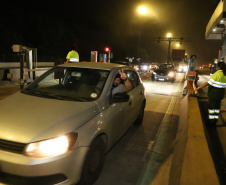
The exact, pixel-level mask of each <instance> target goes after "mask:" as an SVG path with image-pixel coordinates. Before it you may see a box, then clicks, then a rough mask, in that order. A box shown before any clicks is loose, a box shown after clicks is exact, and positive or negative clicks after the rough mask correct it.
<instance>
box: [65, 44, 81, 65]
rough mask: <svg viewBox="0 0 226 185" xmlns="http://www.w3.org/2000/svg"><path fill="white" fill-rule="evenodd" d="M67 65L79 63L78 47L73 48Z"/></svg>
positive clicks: (68, 56)
mask: <svg viewBox="0 0 226 185" xmlns="http://www.w3.org/2000/svg"><path fill="white" fill-rule="evenodd" d="M66 59H67V60H66V63H72V62H79V54H78V52H77V49H76V46H75V45H74V46H73V47H72V48H71V51H69V53H68V54H67V57H66Z"/></svg>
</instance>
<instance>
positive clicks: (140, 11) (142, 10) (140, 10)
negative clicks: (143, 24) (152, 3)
mask: <svg viewBox="0 0 226 185" xmlns="http://www.w3.org/2000/svg"><path fill="white" fill-rule="evenodd" d="M137 12H138V14H140V15H146V14H147V13H148V9H147V8H146V7H145V6H139V7H138V8H137ZM140 32H141V31H140V30H139V35H138V51H137V58H139V54H140V34H141V33H140Z"/></svg>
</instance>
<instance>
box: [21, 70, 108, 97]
mask: <svg viewBox="0 0 226 185" xmlns="http://www.w3.org/2000/svg"><path fill="white" fill-rule="evenodd" d="M108 74H109V71H107V70H100V69H90V68H72V67H54V68H52V69H51V70H49V71H47V72H46V73H44V74H43V75H42V76H40V77H39V78H38V79H36V80H35V81H34V82H33V83H31V84H30V85H29V86H27V87H26V88H25V89H23V90H22V92H23V93H26V94H30V95H34V96H41V97H46V98H55V99H60V100H72V101H94V100H96V99H97V98H98V97H99V96H100V94H101V92H102V90H103V87H104V84H105V82H106V79H107V77H108Z"/></svg>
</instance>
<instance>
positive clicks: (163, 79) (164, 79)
mask: <svg viewBox="0 0 226 185" xmlns="http://www.w3.org/2000/svg"><path fill="white" fill-rule="evenodd" d="M154 79H155V80H158V81H171V80H174V79H175V78H174V77H169V76H162V75H155V76H154Z"/></svg>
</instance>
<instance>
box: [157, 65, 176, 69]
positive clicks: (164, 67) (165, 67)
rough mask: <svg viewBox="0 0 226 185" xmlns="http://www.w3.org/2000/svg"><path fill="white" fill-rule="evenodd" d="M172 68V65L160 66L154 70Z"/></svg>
mask: <svg viewBox="0 0 226 185" xmlns="http://www.w3.org/2000/svg"><path fill="white" fill-rule="evenodd" d="M171 68H173V65H172V64H161V65H158V66H157V67H156V69H171Z"/></svg>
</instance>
